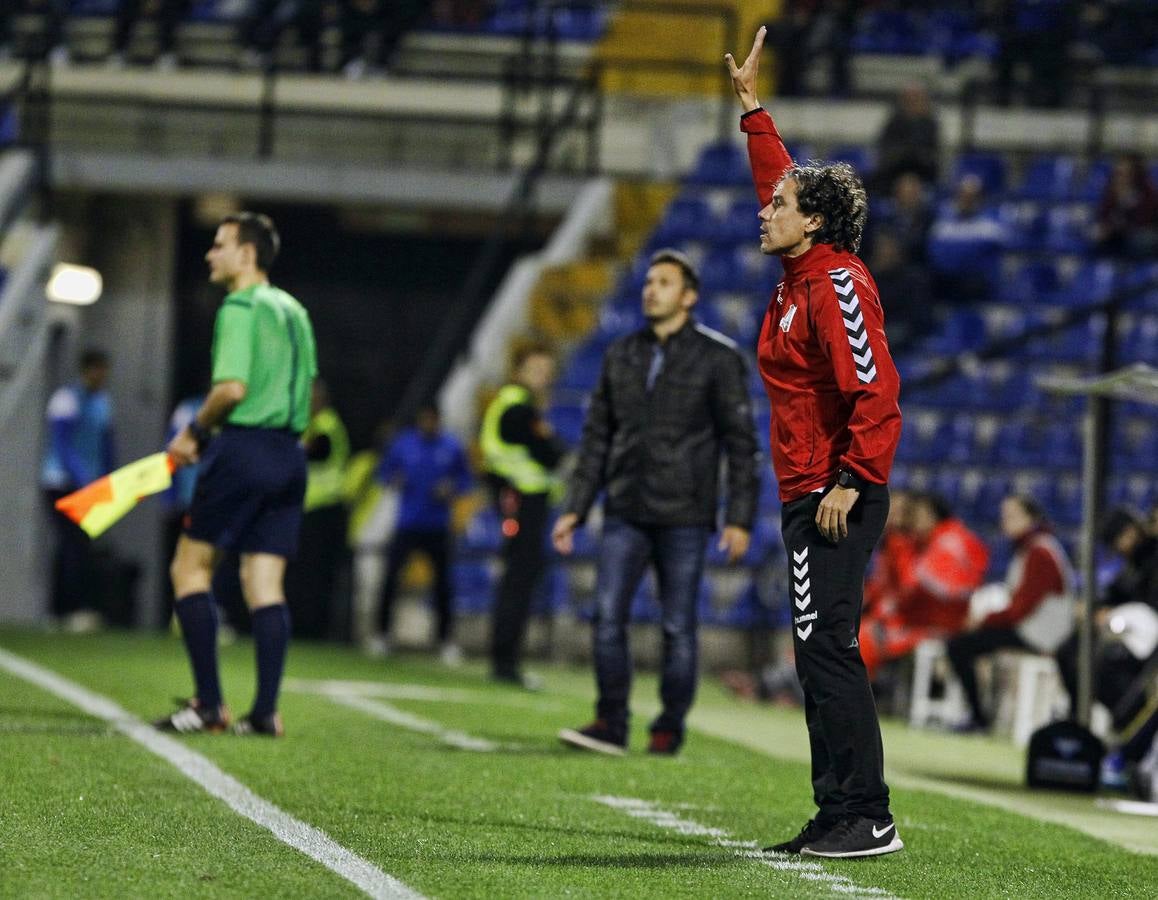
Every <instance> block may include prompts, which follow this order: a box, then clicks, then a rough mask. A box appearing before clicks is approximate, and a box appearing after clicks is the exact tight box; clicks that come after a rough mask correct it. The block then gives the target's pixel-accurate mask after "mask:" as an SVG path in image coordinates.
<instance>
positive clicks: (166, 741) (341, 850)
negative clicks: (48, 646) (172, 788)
mask: <svg viewBox="0 0 1158 900" xmlns="http://www.w3.org/2000/svg"><path fill="white" fill-rule="evenodd" d="M0 668H2V669H5V670H7V671H8V672H9V673H11V674H12V675H15V676H16V677H18V678H23V679H24V680H25V681H28V682H30V683H32V684H35V685H36V686H37V687H40V688H43V689H44V690H46V691H48V692H49V693H50V694H55V695H56V696H57V697H59V698H61V699H62V700H67V701H68V702H69V703H71V704H73V705H74V706H76V707H79V708H80V709H82V710H83V711H84V712H86V713H88V714H89V715H91V716H95V717H96V718H98V719H103V720H104V721H105V722H108V723H109V724H110V725H112V726H113V727H114V728H116V729H117V730H118V731H120V732H121V733H122V734H124V735H125V736H126V737H128V738H130V739H131V740H133V741H136V742H137V743H138V744H140V745H141V746H142V747H144V748H145V749H146V750H148V751H150V752H151V753H154V754H156V755H157V756H159V757H161V758H162V759H163V760H165V761H166V762H168V763H170V764H171V765H172V766H173V767H174V768H176V769H177V770H178V771H179V772H181V774H183V775H184V776H185V777H186V778H189V779H190V780H191V781H193V782H195V783H196V784H197V785H199V786H200V787H201V788H203V789H204V790H205V792H206V793H208V794H211V795H212V796H214V797H216V798H217V799H218V800H221V801H222V802H224V803H225V804H226V805H227V806H228V807H229V808H230V809H232V810H233V811H234V812H236V813H238V814H239V815H242V816H244V817H245V818H247V819H249V820H250V821H251V822H253V823H255V824H257V825H260V826H261V827H262V828H265V829H268V830H269V831H270V832H272V833H273V835H274V837H276V838H277V839H278V840H279V841H281V842H282V843H284V844H288V845H289V846H290V847H293V848H294V849H295V850H298V851H300V852H302V853H304V854H305V855H306V856H308V857H310V859H313V860H316V861H317V862H320V863H321V864H322V865H323V866H325V867H326V868H327V869H329V870H330V871H332V872H333V873H335V874H336V875H339V876H341V877H342V878H344V879H346V880H347V881H349V882H350V883H351V884H353V885H354V886H355V887H357V888H359V889H361V890H362V891H364V892H365V893H366V894H368V895H369V896H371V897H375V898H381V900H421V898H422V895H421V894H419V893H417V892H416V891H414V890H412V889H411V888H409V887H407V886H406V885H405V884H403V883H402V882H401V881H399V880H398V879H397V878H395V877H394V876H393V875H387V874H386V873H385V872H383V871H382V870H381V869H379V868H378V867H377V866H375V865H374V864H373V863H372V862H370V861H369V860H366V859H363V858H362V857H361V856H358V855H357V854H356V853H354V852H352V851H350V850H347V849H346V848H345V847H343V846H342V845H341V844H338V843H336V842H335V841H334V840H333V839H332V838H331V837H330V836H329V835H327V834H326V833H325V832H323V831H321V830H320V829H317V828H314V827H313V826H312V825H307V824H306V823H305V822H303V821H301V820H300V819H295V818H294V817H293V816H291V815H290V814H289V813H287V812H285V811H284V810H282V809H281V808H279V807H277V806H275V805H274V804H272V803H270V802H269V801H268V800H264V799H262V798H261V797H259V796H258V795H257V794H255V793H254V792H253V791H251V790H250V789H249V788H247V787H246V786H245V785H244V784H242V783H241V782H240V781H238V780H237V779H235V778H233V777H232V776H231V775H227V774H225V772H223V771H222V770H221V769H219V768H218V767H217V766H216V765H214V764H213V763H212V762H211V761H210V760H209V758H208V757H205V756H202V755H201V754H200V753H197V752H195V751H193V750H190V749H189V748H188V747H186V746H185V745H184V744H182V743H181V742H180V741H177V740H174V739H173V738H171V737H168V736H166V735H164V734H161V733H160V732H159V731H157V730H156V729H155V728H153V726H151V725H148V724H146V723H145V722H142V721H141V720H140V719H138V718H137V717H136V716H134V715H132V714H131V713H129V712H128V711H127V710H125V709H123V708H121V707H120V706H118V705H117V704H116V703H114V702H113V701H112V700H110V699H108V698H107V697H102V696H101V695H100V694H96V693H93V692H92V691H89V690H87V689H86V688H83V687H81V686H80V685H79V684H76V683H75V682H72V681H69V680H68V679H66V678H63V677H62V676H60V675H57V674H56V673H55V672H52V671H49V670H48V669H44V668H42V667H40V666H38V665H36V664H35V663H33V662H30V661H29V660H26V659H24V658H23V657H21V656H17V655H15V654H13V653H9V652H8V651H7V650H4V649H0Z"/></svg>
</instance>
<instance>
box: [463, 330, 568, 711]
mask: <svg viewBox="0 0 1158 900" xmlns="http://www.w3.org/2000/svg"><path fill="white" fill-rule="evenodd" d="M511 368H512V374H513V377H512V379H511V381H510V383H509V384H507V385H505V386H504V387H503V388H501V389H500V390H499V392H498V394H497V395H496V396H495V398H494V400H492V401H491V403H490V405H489V406H488V407H487V410H486V413H485V414H484V415H483V423H482V431H481V433H480V435H479V444H480V445H481V449H482V453H483V461H484V465H485V466H486V473H487V482H488V483H489V485H490V487H491V490H492V493H493V494H494V499H495V506H496V507H497V509H498V513H499V518H500V519H501V520H502V523H503V524H502V529H503V537H504V541H503V553H502V555H503V574H502V577H501V578H500V580H499V584H498V589H497V591H496V597H495V605H494V614H493V618H492V620H491V667H492V668H491V676H492V677H493V678H494V679H495V680H496V681H501V682H507V683H510V684H517V685H520V686H522V687H524V688H527V689H528V690H535V689H537V688H538V686H539V684H538V679H536V678H533V677H531V676H529V675H527V674H526V673H524V672H523V671H522V655H523V636H524V634H525V632H526V630H527V622H528V620H529V619H530V617H531V601H532V599H533V598H534V594H535V588H536V587H537V586H538V584H539V582H540V581H541V580H542V576H543V573H544V570H545V569H546V565H547V554H546V546H545V544H546V541H545V537H546V531H547V516H548V513H549V504H550V499H551V494H552V491H553V490H554V489H555V487H556V485H557V480H556V478H555V475H554V472H555V469H557V468H558V466H559V464H560V462H562V460H563V456H564V454H565V453H566V451H567V448H566V446H565V445H564V444H563V442H562V441H561V440H559V438H558V437H556V436H555V433H554V432H553V431H552V430H551V426H550V424H549V423H548V422H547V421H546V419H545V418H544V417H543V414H542V410H543V409H544V407H545V406H546V403H547V396H548V393H549V391H550V388H551V383H552V382H553V381H554V380H555V355H554V353H553V352H552V351H551V350H550V348H549V347H547V346H546V345H543V344H531V345H528V346H524V347H520V348H518V349H517V350H516V352H515V355H514V360H513V365H512V367H511Z"/></svg>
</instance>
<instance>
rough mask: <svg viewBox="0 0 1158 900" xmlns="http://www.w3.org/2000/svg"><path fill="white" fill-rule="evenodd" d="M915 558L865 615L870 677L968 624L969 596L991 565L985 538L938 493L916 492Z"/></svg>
mask: <svg viewBox="0 0 1158 900" xmlns="http://www.w3.org/2000/svg"><path fill="white" fill-rule="evenodd" d="M908 519H909V528H910V532H911V534H912V538H913V541H914V548H915V552H914V556H913V559H912V562H911V564H910V565H909V566H908V567H907V568H906V569H905V570H903V571H902V572H901V573H900V581H899V584H898V585H897V592H896V595H895V596H894V597H893V598H892V599H891V601H889V602H886V603H884V604H881V605H880V607H879V608H877V609H875V610H874V611H873V613H872V615H870V616H865V617H864V618H863V619H862V620H861V626H860V635H859V638H858V639H859V641H860V654H861V658H862V659H863V660H864V664H865V667H866V668H867V669H868V671H869V677H870V678H873V677H875V675H876V672H877V670H878V669H879V667H880V666H881V665H882V664H883V663H886V662H888V661H889V660H893V659H899V658H901V657H903V656H908V655H909V654H910V653H912V652H913V650H914V649H916V647H917V645H918V644H919V643H921V641H924V640H927V639H929V638H946V637H950V636H952V635H954V634H957V633H958V632H960V631H961V630H962V629H963V628H964V627H965V622H966V619H967V617H968V614H969V598H970V596H971V595H972V594H973V591H974V590H976V589H977V588H978V587H980V585H981V582H982V579H983V578H984V577H985V569H986V568H987V567H988V565H989V550H988V548H987V547H986V546H985V543H984V542H983V541H982V540H981V538H979V537H978V536H977V535H975V534H974V533H973V532H972V531H970V530H969V529H968V528H966V527H965V523H964V522H962V521H961V520H960V519H958V518H956V517H955V516H954V515H953V512H952V510H951V509H950V508H949V506H948V504H947V503H946V502H945V501H944V500H943V499H941V498H940V497H938V496H936V495H935V494H926V493H919V494H915V495H914V496H913V498H912V503H911V508H910V511H909V515H908Z"/></svg>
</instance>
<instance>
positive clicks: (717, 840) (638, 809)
mask: <svg viewBox="0 0 1158 900" xmlns="http://www.w3.org/2000/svg"><path fill="white" fill-rule="evenodd" d="M591 799H592V800H594V801H595V802H596V803H602V804H603V805H604V806H610V807H611V808H612V809H617V810H619V811H620V812H624V813H627V815H629V816H631V817H632V818H633V819H642V820H643V821H645V822H650V823H651V824H652V825H655V826H656V827H658V828H665V829H667V830H669V831H675V832H677V833H679V834H682V835H688V836H690V837H707V838H711V839H712V843H713V844H715V845H716V846H717V847H725V848H727V849H730V850H732V851H734V852H735V854H736V855H737V856H741V857H743V858H744V859H750V860H752V861H753V862H758V863H761V864H762V865H765V866H768V867H769V868H770V869H775V870H776V871H778V872H794V873H796V874H797V875H799V876H800V877H801V878H802V879H804V880H805V881H814V882H822V883H826V884H827V885H828V886H829V887H830V888H831V889H832V891H833V893H836V894H854V895H856V896H858V897H874V898H879V900H897V898H895V897H894V896H893V895H892V894H890V893H889V892H888V891H886V890H883V889H882V888H875V887H867V888H866V887H861V886H860V885H858V884H856V883H855V882H854V881H853V880H852V879H851V878H847V877H845V876H844V875H836V874H834V873H832V872H826V871H825V869H824V866H822V865H821V864H820V863H815V862H807V861H805V860H802V859H796V858H794V857H792V856H789V855H788V854H775V855H771V856H770V855H767V854H765V853H762V852H761V850H760V845H759V844H757V843H756V842H755V841H743V840H736V839H735V838H733V837H732V836H731V835H730V834H728V832H726V831H724V830H723V829H722V828H712V827H710V826H708V825H701V824H700V823H699V822H694V821H692V820H690V819H684V818H681V817H680V816H677V815H676V814H675V813H673V812H671V811H669V810H666V809H664V808H663V807H661V806H660V805H659V804H657V803H651V802H649V801H647V800H639V799H637V798H635V797H611V796H607V795H604V794H600V795H597V796H595V797H592V798H591Z"/></svg>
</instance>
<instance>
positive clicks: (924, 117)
mask: <svg viewBox="0 0 1158 900" xmlns="http://www.w3.org/2000/svg"><path fill="white" fill-rule="evenodd" d="M940 161H941V128H940V124H939V123H938V121H937V116H936V114H935V113H934V112H933V104H932V100H931V99H930V97H929V92H928V90H926V89H925V87H924V85H921V84H917V83H915V82H914V83H912V84H908V85H906V86H905V87H904V88H903V89H902V90H901V93H900V95H899V96H898V97H897V103H896V106H895V107H894V109H893V112H892V114H891V115H890V116H889V118H888V119H887V120H886V121H885V124H884V127H883V128H882V129H881V133H880V136H879V137H878V138H877V171H876V180H877V183H878V184H879V186H880V187H881V188H882V189H884V190H889V189H890V188H892V186H893V184H894V182H895V181H896V180H897V178H899V177H900V176H901V175H905V174H909V173H911V174H913V175H916V176H917V177H918V178H920V179H921V180H922V181H926V182H930V183H932V182H935V181H936V180H937V171H938V169H939V167H940Z"/></svg>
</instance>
